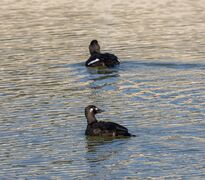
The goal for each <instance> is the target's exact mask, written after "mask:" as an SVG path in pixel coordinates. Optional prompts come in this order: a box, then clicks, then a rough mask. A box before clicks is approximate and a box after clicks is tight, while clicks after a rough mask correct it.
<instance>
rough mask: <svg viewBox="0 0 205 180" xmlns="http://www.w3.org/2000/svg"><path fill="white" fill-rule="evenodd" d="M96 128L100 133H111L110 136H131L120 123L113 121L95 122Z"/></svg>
mask: <svg viewBox="0 0 205 180" xmlns="http://www.w3.org/2000/svg"><path fill="white" fill-rule="evenodd" d="M96 125H97V128H98V129H100V130H101V132H102V134H105V135H106V134H111V135H112V136H131V134H130V133H128V129H127V128H126V127H124V126H122V125H119V124H117V123H114V122H103V121H99V122H97V123H96Z"/></svg>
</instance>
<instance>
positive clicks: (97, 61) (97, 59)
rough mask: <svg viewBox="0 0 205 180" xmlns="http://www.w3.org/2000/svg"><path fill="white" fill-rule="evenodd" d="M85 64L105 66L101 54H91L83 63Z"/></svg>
mask: <svg viewBox="0 0 205 180" xmlns="http://www.w3.org/2000/svg"><path fill="white" fill-rule="evenodd" d="M85 65H86V66H90V67H95V66H105V64H104V62H103V58H102V57H101V54H98V53H96V54H93V55H91V56H90V57H89V59H88V60H87V61H86V63H85Z"/></svg>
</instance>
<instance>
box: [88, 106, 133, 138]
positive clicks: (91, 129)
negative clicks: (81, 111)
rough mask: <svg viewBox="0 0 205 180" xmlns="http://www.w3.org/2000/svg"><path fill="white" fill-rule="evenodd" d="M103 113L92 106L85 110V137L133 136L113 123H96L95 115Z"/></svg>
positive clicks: (122, 127) (124, 128)
mask: <svg viewBox="0 0 205 180" xmlns="http://www.w3.org/2000/svg"><path fill="white" fill-rule="evenodd" d="M101 112H103V111H102V110H101V109H99V108H97V107H96V106H94V105H89V106H87V107H86V108H85V116H86V118H87V128H86V131H85V135H89V136H134V135H131V134H130V133H129V132H128V129H127V128H126V127H124V126H121V125H119V124H117V123H113V122H103V121H97V119H96V117H95V114H97V113H101Z"/></svg>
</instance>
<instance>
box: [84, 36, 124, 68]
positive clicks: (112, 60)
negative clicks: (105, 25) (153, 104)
mask: <svg viewBox="0 0 205 180" xmlns="http://www.w3.org/2000/svg"><path fill="white" fill-rule="evenodd" d="M89 51H90V58H89V59H88V60H87V61H86V63H85V65H86V66H87V67H114V66H116V65H119V64H120V62H119V60H118V57H117V56H115V55H114V54H110V53H101V52H100V45H99V44H98V41H97V40H92V41H91V42H90V45H89Z"/></svg>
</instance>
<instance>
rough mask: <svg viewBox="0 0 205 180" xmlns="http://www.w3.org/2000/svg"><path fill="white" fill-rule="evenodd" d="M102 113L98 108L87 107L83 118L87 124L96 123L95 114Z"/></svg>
mask: <svg viewBox="0 0 205 180" xmlns="http://www.w3.org/2000/svg"><path fill="white" fill-rule="evenodd" d="M101 112H103V110H102V109H99V108H98V107H96V106H94V105H89V106H87V107H86V108H85V117H86V118H87V122H88V124H91V123H93V122H97V119H96V117H95V115H96V114H98V113H101Z"/></svg>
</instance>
